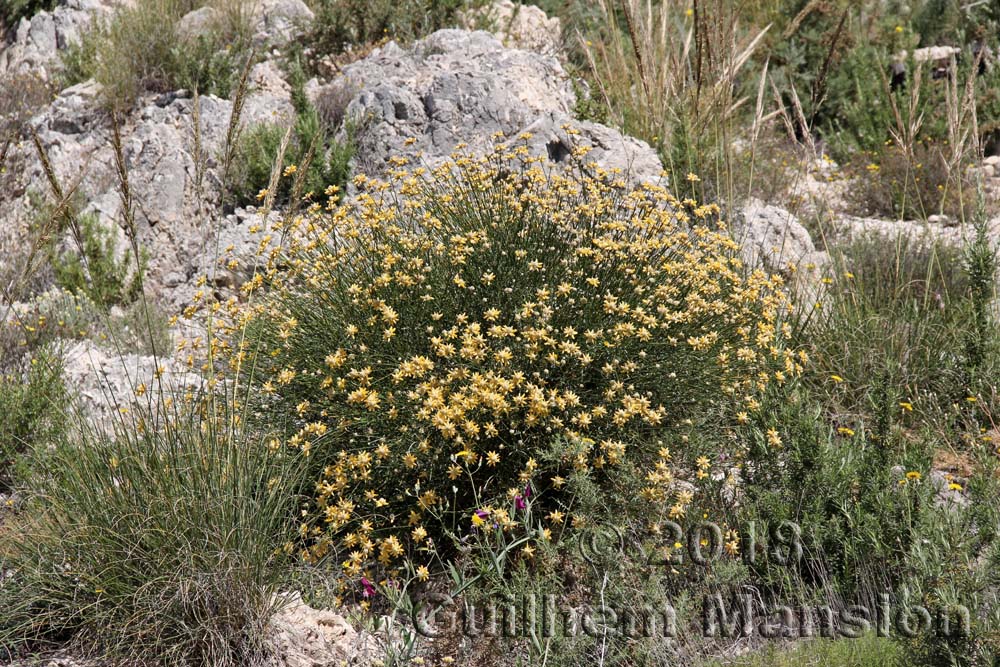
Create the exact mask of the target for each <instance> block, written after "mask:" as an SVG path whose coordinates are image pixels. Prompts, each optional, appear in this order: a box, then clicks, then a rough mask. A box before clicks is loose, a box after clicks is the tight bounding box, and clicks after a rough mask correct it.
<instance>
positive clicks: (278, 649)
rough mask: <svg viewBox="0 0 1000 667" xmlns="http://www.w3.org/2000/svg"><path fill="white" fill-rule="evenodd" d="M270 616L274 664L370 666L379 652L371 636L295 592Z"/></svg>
mask: <svg viewBox="0 0 1000 667" xmlns="http://www.w3.org/2000/svg"><path fill="white" fill-rule="evenodd" d="M286 602H287V604H286V606H285V607H284V609H282V610H281V611H279V612H278V613H277V614H276V615H275V616H274V617H273V618H272V619H271V633H270V643H271V646H272V648H273V651H274V659H275V663H276V667H319V666H321V665H324V666H325V665H338V666H339V665H371V664H372V663H373V662H374V659H375V656H376V655H377V654H378V650H377V648H378V647H377V646H376V644H375V642H374V640H373V639H372V637H371V636H370V635H367V634H366V633H364V632H359V631H358V630H355V629H354V627H352V626H351V624H350V623H348V622H347V619H345V618H344V617H343V616H341V615H340V614H337V613H334V612H332V611H329V610H323V609H314V608H312V607H310V606H309V605H307V604H306V603H305V602H303V601H302V598H301V597H300V596H299V595H298V594H289V597H288V599H287V600H286Z"/></svg>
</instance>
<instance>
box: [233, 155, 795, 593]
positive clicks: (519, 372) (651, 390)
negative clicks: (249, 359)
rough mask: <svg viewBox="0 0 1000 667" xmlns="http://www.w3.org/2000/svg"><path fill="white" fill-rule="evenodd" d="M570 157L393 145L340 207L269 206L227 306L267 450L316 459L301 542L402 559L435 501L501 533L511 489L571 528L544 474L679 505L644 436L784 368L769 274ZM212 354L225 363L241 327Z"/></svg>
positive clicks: (776, 288)
mask: <svg viewBox="0 0 1000 667" xmlns="http://www.w3.org/2000/svg"><path fill="white" fill-rule="evenodd" d="M585 154H586V151H584V150H581V151H577V153H576V155H577V158H578V160H579V164H580V166H581V173H580V174H565V175H559V174H552V173H549V171H550V170H549V169H548V165H546V164H544V163H543V162H541V161H540V160H538V159H535V158H531V157H529V156H528V155H527V151H526V149H525V148H524V146H523V145H518V144H517V142H512V143H510V144H500V145H498V146H497V148H496V150H495V151H494V152H493V153H492V154H490V155H487V156H486V157H483V158H473V157H469V156H466V155H459V154H456V155H455V156H453V159H452V160H451V161H449V162H448V163H447V164H444V165H442V166H440V167H437V168H434V169H424V168H416V169H413V170H409V171H407V170H404V169H402V166H403V165H402V164H401V163H402V162H403V161H402V160H400V161H399V162H400V165H399V167H400V168H399V169H398V170H396V171H393V172H392V174H391V176H390V178H389V179H388V181H385V182H383V181H375V180H372V179H368V178H365V177H362V176H359V177H357V178H356V179H355V182H354V185H355V187H356V188H357V190H358V192H359V194H358V195H357V196H356V197H355V198H354V199H353V200H352V202H351V203H349V204H345V205H339V206H337V205H333V204H331V205H329V206H326V207H321V206H319V205H315V206H313V208H312V209H311V210H310V211H308V212H307V213H306V214H305V215H303V216H300V217H297V218H296V219H294V220H289V221H286V223H285V224H286V228H285V229H284V230H283V231H284V233H285V237H286V242H285V244H284V250H283V252H282V253H281V254H280V255H272V256H271V260H272V261H271V264H270V266H269V267H268V269H267V270H266V271H263V272H262V273H263V274H264V277H263V278H261V279H260V280H257V281H256V282H255V284H254V286H253V287H252V288H251V289H256V287H259V286H261V285H262V284H264V283H265V282H266V283H267V284H269V285H271V286H272V289H271V290H270V291H269V292H268V294H267V296H266V297H265V298H264V299H263V300H262V301H261V302H260V303H258V304H256V305H255V306H254V307H252V308H248V310H247V312H246V313H244V314H243V315H241V316H240V317H239V318H237V319H238V320H239V321H240V323H241V324H244V325H247V324H249V325H250V329H251V330H253V331H257V332H260V335H261V338H260V346H259V349H260V355H259V356H260V360H259V361H258V365H259V367H260V368H261V371H262V372H263V374H264V376H265V377H264V380H263V386H264V389H265V392H270V394H269V395H270V397H271V398H272V399H273V402H272V403H270V404H269V405H270V406H271V408H272V409H275V410H277V411H280V412H281V418H282V419H283V420H286V421H289V422H291V423H294V424H296V427H295V428H294V429H293V432H292V433H290V435H289V437H288V438H287V440H285V441H283V442H274V443H272V447H276V448H278V447H293V448H295V449H297V450H300V451H301V452H302V453H303V454H305V455H308V456H311V457H314V459H315V460H316V463H317V470H319V471H320V478H319V479H318V480H317V485H316V500H315V508H314V511H312V512H310V513H308V514H309V515H308V516H307V518H306V520H305V521H304V523H303V526H302V534H303V535H304V536H307V537H309V538H310V541H309V543H308V544H309V547H308V549H307V551H306V552H305V553H304V556H305V557H307V558H309V559H318V558H320V557H323V556H325V555H327V554H328V553H330V551H331V550H333V551H334V552H335V553H337V554H338V557H341V558H342V562H343V565H344V568H345V570H346V571H347V572H348V573H349V574H352V575H356V574H361V573H365V574H366V575H367V573H368V570H366V568H367V567H370V566H372V565H373V564H375V563H380V564H381V565H382V566H383V567H384V568H387V569H389V568H393V567H398V566H399V564H400V562H401V561H402V560H403V559H411V562H412V560H413V559H414V558H416V556H415V554H416V552H419V550H420V549H421V548H422V546H423V545H424V544H425V543H426V542H427V540H428V536H430V538H434V537H436V536H439V535H441V534H442V528H441V527H442V525H457V524H458V522H453V521H450V520H448V521H446V520H445V519H444V517H455V516H457V517H461V525H462V526H465V527H468V526H470V525H471V526H473V527H475V528H476V529H479V528H480V527H481V526H480V525H479V524H489V525H490V526H495V527H497V528H498V529H500V530H512V529H513V528H514V527H516V526H517V524H518V502H519V501H520V499H521V495H519V494H522V493H524V491H525V488H526V485H527V486H529V488H530V489H533V490H534V496H535V497H536V498H538V499H539V502H544V503H545V508H546V511H545V512H543V513H542V515H544V520H543V524H545V525H547V526H548V527H550V528H551V529H552V530H553V531H554V530H556V526H559V525H560V524H563V522H564V521H566V520H567V519H568V520H569V522H570V524H572V525H577V524H578V523H579V522H580V521H582V520H583V519H582V518H581V517H575V516H573V514H572V512H573V507H572V504H571V503H570V502H569V500H568V499H565V498H563V495H562V494H564V493H566V489H567V488H568V487H569V486H570V485H569V484H568V483H567V480H571V479H572V478H573V477H574V476H576V475H586V476H590V477H591V478H593V479H595V480H597V481H600V480H602V479H607V478H608V477H609V476H610V475H611V474H612V473H611V471H612V470H614V469H624V468H626V467H627V468H628V469H631V470H637V471H639V475H640V476H641V478H642V481H641V483H640V485H642V486H643V488H642V493H641V496H642V497H643V498H645V499H646V500H647V501H649V503H652V507H653V511H661V510H662V513H663V515H664V516H670V517H671V518H676V517H680V516H683V515H684V512H685V510H686V508H687V507H688V505H690V504H691V502H692V498H693V494H692V492H691V491H690V490H689V489H688V488H687V487H682V486H678V485H677V483H676V480H677V478H678V476H679V475H682V474H685V473H684V472H683V467H682V466H680V464H679V462H675V461H673V460H672V458H671V453H670V450H669V449H667V448H666V447H664V446H662V442H663V441H662V438H663V436H664V434H667V433H669V432H670V431H671V429H677V428H678V426H679V425H680V424H681V423H682V421H686V422H687V423H688V424H690V423H691V422H690V418H691V417H692V416H695V417H697V416H698V414H699V412H706V411H714V412H716V413H719V414H721V413H723V412H725V414H728V415H735V414H736V411H737V410H739V415H740V421H741V422H743V421H745V420H746V413H747V412H752V411H754V410H756V409H758V408H759V400H758V399H759V396H760V394H761V393H762V392H763V391H765V390H767V388H768V387H769V386H770V385H772V384H781V383H783V382H785V381H786V379H788V378H791V377H794V376H796V375H797V374H799V373H800V372H801V369H802V364H803V363H804V362H805V355H804V354H802V353H797V352H795V351H793V350H790V349H787V348H786V347H785V346H784V343H783V341H784V340H785V339H786V338H787V335H788V333H789V332H788V328H787V326H786V325H783V324H782V322H781V317H782V315H783V314H784V313H786V312H788V309H789V304H788V303H787V301H786V297H785V294H784V292H783V291H782V282H781V279H780V278H779V277H776V276H770V275H767V274H765V273H763V272H761V271H754V272H747V271H746V270H745V269H744V267H743V266H742V264H741V261H740V259H739V252H738V250H739V248H738V246H737V244H736V243H735V242H734V241H733V240H732V238H731V236H730V235H729V233H728V232H727V230H726V227H725V225H724V224H723V223H721V222H718V221H716V218H717V216H718V213H719V211H718V208H717V207H715V206H714V205H705V206H700V205H697V204H695V203H694V202H690V201H685V202H680V201H677V200H676V199H675V198H674V197H672V196H671V195H670V193H669V192H668V191H667V190H666V189H665V188H663V187H660V186H656V185H644V186H642V187H640V188H636V189H633V190H627V189H625V188H623V187H621V181H620V176H619V175H618V174H616V173H614V172H607V171H602V170H600V169H599V168H597V167H596V165H593V164H590V165H587V164H585V159H586V158H585ZM227 349H238V350H240V354H239V361H240V362H243V352H244V350H245V349H246V344H245V343H240V344H238V345H237V344H236V343H233V344H228V345H227ZM769 440H770V441H771V443H772V444H773V445H775V446H780V444H781V440H780V437H778V435H777V433H774V434H772V435H769ZM679 466H680V467H679ZM708 468H709V464H708V459H703V460H699V461H698V463H697V466H696V468H695V470H697V476H698V478H699V479H701V478H704V477H707V470H708ZM691 473H692V476H694V471H693V470H692V471H691ZM516 501H517V502H516ZM550 510H551V511H550ZM545 534H546V535H548V534H550V533H549V532H548V531H546V533H545ZM734 548H735V547H734ZM414 566H416V563H414ZM421 567H422V565H421Z"/></svg>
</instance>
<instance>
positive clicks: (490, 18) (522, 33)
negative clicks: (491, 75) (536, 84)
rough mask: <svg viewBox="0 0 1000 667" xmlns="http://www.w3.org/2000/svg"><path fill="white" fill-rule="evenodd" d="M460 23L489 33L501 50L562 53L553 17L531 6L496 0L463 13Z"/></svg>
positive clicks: (560, 29) (560, 37) (549, 53)
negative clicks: (501, 45)
mask: <svg viewBox="0 0 1000 667" xmlns="http://www.w3.org/2000/svg"><path fill="white" fill-rule="evenodd" d="M462 19H463V23H464V24H465V25H464V27H466V28H483V29H485V30H489V31H490V32H492V33H493V34H494V35H496V37H497V39H499V40H500V41H501V42H503V44H504V46H507V47H510V48H512V49H525V50H527V51H534V52H535V53H541V54H543V55H547V56H557V55H559V54H560V53H561V52H562V50H563V48H562V47H563V44H562V23H561V22H560V21H559V19H558V18H557V17H555V16H553V17H551V18H550V17H548V16H546V14H545V12H544V11H542V10H541V9H540V8H538V7H535V6H534V5H529V4H523V3H517V4H515V3H514V2H513V1H512V0H497V1H496V2H494V3H492V4H490V5H487V6H485V7H480V8H478V9H476V10H473V11H470V12H466V13H465V14H464V15H463V17H462Z"/></svg>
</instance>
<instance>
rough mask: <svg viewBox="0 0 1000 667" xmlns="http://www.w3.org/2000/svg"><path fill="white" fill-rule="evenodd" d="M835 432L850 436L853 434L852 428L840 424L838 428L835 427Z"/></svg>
mask: <svg viewBox="0 0 1000 667" xmlns="http://www.w3.org/2000/svg"><path fill="white" fill-rule="evenodd" d="M837 433H839V434H840V435H846V436H848V437H850V436H853V435H854V429H852V428H848V427H846V426H841V427H840V428H838V429H837Z"/></svg>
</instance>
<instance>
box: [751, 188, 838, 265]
mask: <svg viewBox="0 0 1000 667" xmlns="http://www.w3.org/2000/svg"><path fill="white" fill-rule="evenodd" d="M733 232H734V236H735V237H736V239H737V240H738V241H739V242H740V243H741V245H742V252H743V259H744V261H745V262H746V263H747V264H748V265H750V266H755V267H756V266H761V267H763V268H765V269H767V270H768V271H772V272H776V273H785V272H788V271H789V269H790V268H791V270H792V271H794V270H795V269H796V268H798V267H800V266H801V265H804V264H810V263H811V264H814V265H825V264H826V263H827V262H828V257H827V256H826V253H823V252H818V251H817V250H816V246H815V245H813V240H812V237H810V236H809V232H808V230H806V228H805V227H803V226H802V223H800V222H799V220H798V218H796V217H795V216H794V215H792V214H791V213H789V212H788V211H786V210H785V209H783V208H779V207H777V206H771V205H769V204H765V203H763V202H762V201H760V200H759V199H751V200H750V201H749V202H747V204H746V205H745V206H744V207H743V209H742V211H740V214H739V215H738V216H737V219H736V221H735V222H734V224H733Z"/></svg>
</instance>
